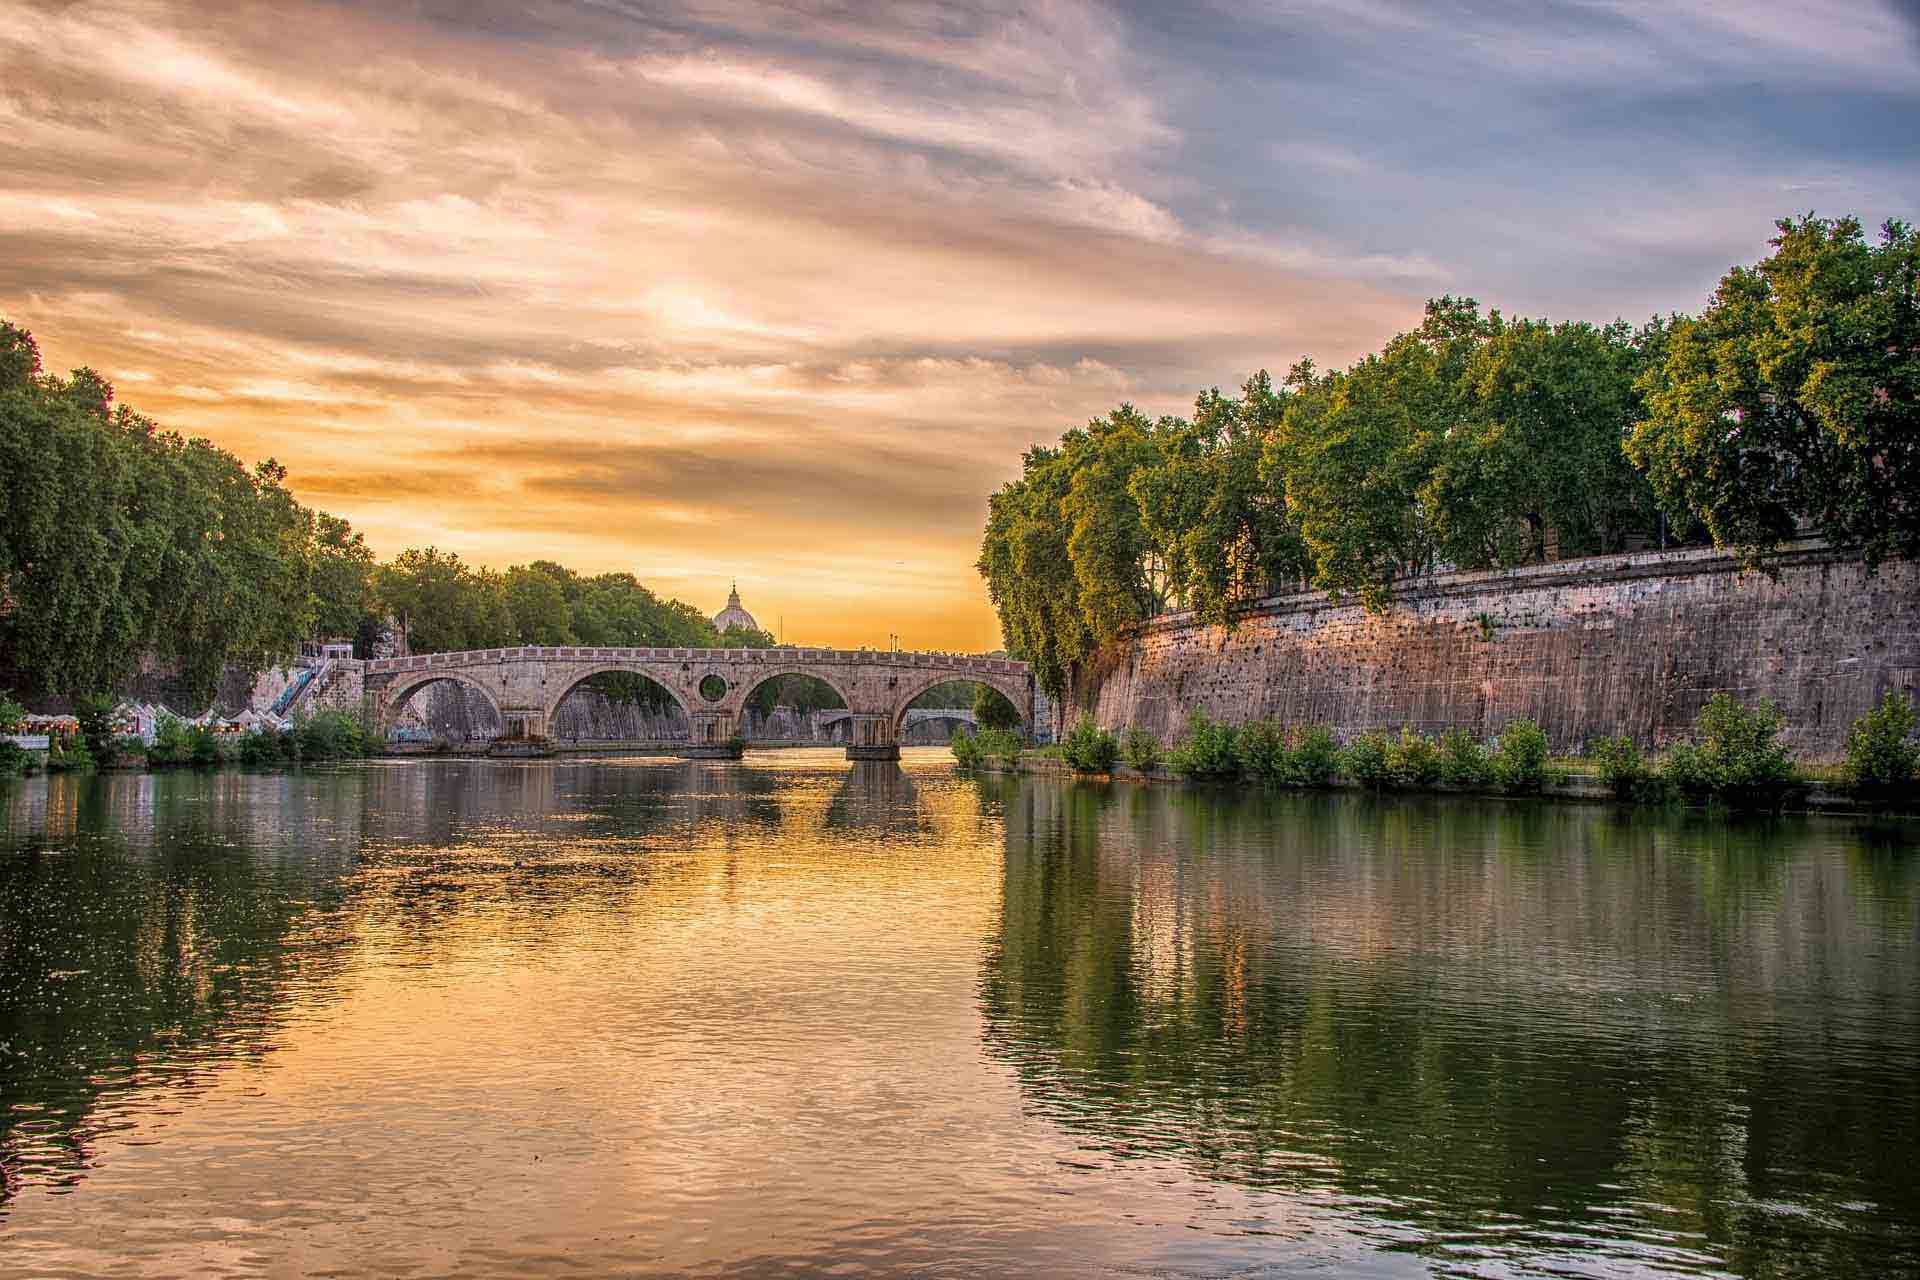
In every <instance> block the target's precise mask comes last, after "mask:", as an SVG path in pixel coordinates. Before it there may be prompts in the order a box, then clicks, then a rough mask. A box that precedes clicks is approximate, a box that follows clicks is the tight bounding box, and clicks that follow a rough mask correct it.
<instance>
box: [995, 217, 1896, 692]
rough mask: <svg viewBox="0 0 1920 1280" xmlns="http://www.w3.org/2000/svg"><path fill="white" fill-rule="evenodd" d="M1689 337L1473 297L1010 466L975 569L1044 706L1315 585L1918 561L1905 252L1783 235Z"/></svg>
mask: <svg viewBox="0 0 1920 1280" xmlns="http://www.w3.org/2000/svg"><path fill="white" fill-rule="evenodd" d="M1778 225H1779V231H1780V234H1779V235H1778V237H1776V238H1775V239H1774V240H1773V241H1772V242H1771V243H1772V247H1773V253H1772V254H1771V255H1769V256H1768V257H1767V258H1766V259H1765V260H1763V261H1762V262H1760V263H1759V264H1757V265H1755V266H1753V267H1735V268H1733V269H1732V270H1731V271H1730V272H1728V274H1727V276H1726V277H1725V279H1723V280H1722V281H1721V282H1720V287H1719V289H1718V291H1717V292H1716V293H1715V294H1714V297H1713V299H1712V301H1711V302H1710V304H1709V305H1708V307H1707V309H1706V310H1705V312H1703V313H1702V314H1701V315H1700V316H1699V317H1698V318H1692V317H1687V316H1669V317H1655V318H1654V319H1652V320H1650V321H1648V322H1647V323H1646V324H1644V325H1641V326H1640V327H1638V328H1635V327H1633V326H1631V325H1629V324H1627V323H1625V322H1624V321H1618V320H1616V321H1614V322H1613V323H1611V324H1606V325H1593V324H1588V323H1585V322H1558V323H1556V322H1553V321H1549V320H1544V319H1529V318H1519V319H1510V318H1508V317H1506V316H1504V315H1502V314H1501V313H1500V312H1499V311H1497V310H1486V311H1483V310H1482V308H1481V306H1480V304H1479V303H1478V302H1477V301H1475V300H1474V299H1472V298H1462V297H1453V296H1445V297H1440V298H1435V299H1432V300H1431V301H1429V302H1428V303H1427V306H1426V310H1425V314H1424V315H1423V316H1422V318H1421V322H1420V324H1419V326H1418V327H1416V328H1414V329H1412V330H1410V331H1408V332H1406V333H1402V334H1398V335H1396V336H1395V337H1394V338H1392V339H1391V340H1390V341H1388V342H1387V343H1386V344H1385V345H1384V346H1383V347H1382V348H1381V349H1380V350H1379V351H1377V352H1374V353H1372V354H1370V355H1367V356H1365V357H1364V358H1362V359H1361V360H1359V361H1357V362H1355V363H1354V364H1352V365H1351V366H1349V367H1347V368H1345V369H1341V370H1335V371H1331V372H1321V371H1320V370H1319V369H1317V368H1316V367H1315V365H1314V363H1313V361H1312V360H1311V359H1303V360H1301V361H1300V362H1299V363H1297V364H1295V365H1294V366H1293V367H1292V368H1291V369H1290V370H1289V371H1288V373H1287V376H1286V377H1285V379H1283V380H1282V383H1281V385H1280V386H1278V387H1276V386H1274V385H1273V383H1272V380H1271V379H1270V378H1269V376H1268V375H1267V374H1266V373H1265V372H1264V371H1262V372H1258V373H1256V374H1254V375H1253V376H1252V377H1250V378H1248V379H1247V380H1246V381H1245V382H1244V383H1243V385H1242V387H1241V389H1240V393H1239V395H1237V396H1226V395H1222V394H1221V393H1220V391H1219V390H1218V389H1213V390H1209V391H1207V392H1204V393H1203V394H1201V395H1200V396H1199V398H1198V399H1197V400H1196V401H1195V403H1194V411H1193V415H1192V417H1191V418H1179V417H1163V418H1159V419H1151V418H1149V417H1147V416H1146V415H1145V414H1143V413H1142V412H1140V411H1139V410H1138V409H1136V408H1135V407H1134V406H1133V405H1131V404H1125V405H1121V406H1120V407H1119V408H1117V409H1115V410H1114V411H1113V412H1112V413H1110V414H1109V415H1108V416H1106V417H1105V418H1100V419H1096V420H1094V421H1093V422H1091V423H1090V424H1088V425H1087V426H1086V427H1084V428H1075V429H1073V430H1070V431H1068V432H1067V433H1066V434H1065V435H1064V436H1062V437H1061V439H1060V442H1059V444H1058V445H1057V446H1036V447H1034V448H1032V449H1029V450H1028V451H1027V453H1026V455H1025V456H1024V458H1023V465H1022V469H1021V475H1020V477H1019V478H1018V479H1017V480H1014V481H1012V482H1011V483H1009V484H1007V485H1006V486H1004V487H1003V488H1002V489H1001V490H1000V491H999V492H998V493H996V494H994V495H993V496H992V498H991V499H990V500H989V503H988V514H987V522H986V528H985V530H984V532H983V534H982V538H981V548H980V557H979V561H978V564H977V568H978V569H979V571H980V573H981V575H982V576H983V577H984V578H985V579H986V582H987V591H988V595H989V597H990V598H991V599H992V601H993V603H994V606H995V608H996V610H997V611H998V612H999V615H1000V622H1001V632H1002V635H1003V636H1004V638H1005V641H1006V644H1007V648H1008V651H1009V652H1010V653H1011V654H1013V656H1015V657H1017V658H1021V659H1024V660H1026V661H1028V662H1030V663H1032V664H1033V667H1034V673H1035V675H1036V677H1037V678H1038V679H1039V681H1040V684H1041V686H1042V687H1043V688H1045V689H1046V690H1047V691H1048V693H1050V694H1052V695H1053V696H1055V697H1058V696H1061V694H1062V693H1063V692H1064V691H1065V689H1066V688H1067V686H1068V685H1069V684H1070V683H1071V681H1072V677H1073V673H1074V671H1075V669H1076V668H1078V667H1080V666H1081V665H1083V664H1085V663H1087V662H1089V661H1091V660H1093V659H1094V657H1095V655H1096V654H1097V653H1098V651H1099V650H1100V648H1101V646H1103V645H1105V644H1107V643H1108V642H1109V641H1112V640H1114V639H1115V638H1117V637H1119V636H1120V635H1122V634H1124V633H1126V632H1127V631H1128V630H1130V629H1131V628H1133V627H1135V626H1137V625H1139V624H1140V623H1141V622H1143V621H1145V620H1146V619H1148V618H1150V617H1152V616H1153V615H1154V614H1156V613H1159V612H1161V611H1163V610H1165V609H1167V608H1169V607H1173V608H1185V609H1190V610H1192V612H1193V614H1194V615H1195V616H1196V617H1198V618H1199V619H1201V620H1203V621H1208V622H1214V623H1219V624H1222V625H1226V626H1232V625H1233V623H1234V619H1235V616H1236V614H1237V613H1238V612H1239V611H1241V610H1242V609H1244V608H1245V607H1246V606H1248V605H1250V604H1251V603H1253V602H1254V601H1256V600H1258V599H1259V598H1261V597H1262V596H1264V595H1269V594H1272V593H1273V592H1275V591H1278V590H1283V589H1287V588H1289V587H1292V586H1296V585H1299V584H1309V585H1311V586H1313V587H1316V588H1319V589H1321V590H1324V591H1326V592H1327V593H1328V594H1329V595H1330V596H1332V597H1333V598H1334V599H1336V600H1338V599H1341V598H1344V597H1347V596H1352V597H1356V598H1358V599H1359V600H1360V601H1361V602H1362V603H1363V604H1364V605H1365V606H1366V607H1367V608H1369V609H1372V610H1376V611H1378V610H1384V609H1386V608H1388V607H1390V605H1391V603H1392V599H1393V593H1394V590H1395V587H1396V584H1397V583H1399V582H1401V581H1402V580H1404V579H1406V578H1408V577H1410V576H1414V575H1419V574H1426V573H1431V572H1435V571H1438V570H1441V569H1468V570H1471V569H1489V568H1505V567H1511V566H1515V565H1521V564H1527V563H1534V562H1539V561H1544V560H1550V559H1556V558H1561V557H1566V556H1580V555H1592V554H1597V553H1604V552H1609V551H1618V550H1623V549H1626V548H1628V547H1632V546H1637V545H1648V544H1650V543H1658V544H1660V545H1669V544H1671V543H1675V542H1679V543H1687V542H1694V541H1705V540H1708V539H1711V541H1712V542H1713V543H1715V544H1716V545H1720V546H1723V547H1728V548H1731V549H1734V550H1736V551H1738V552H1739V553H1741V554H1742V555H1743V556H1745V557H1746V558H1747V559H1748V560H1749V561H1751V562H1754V563H1759V562H1761V561H1762V559H1763V557H1764V556H1765V555H1766V554H1767V553H1768V552H1770V551H1772V550H1774V549H1775V548H1777V547H1778V546H1779V545H1780V543H1781V542H1782V541H1783V540H1785V539H1787V538H1789V537H1792V536H1794V535H1795V534H1796V532H1799V531H1802V530H1811V531H1813V532H1816V533H1819V534H1821V535H1823V536H1824V537H1826V538H1827V539H1828V540H1829V541H1831V542H1833V543H1834V544H1836V545H1840V546H1845V547H1853V548H1858V549H1859V550H1860V552H1861V553H1862V555H1863V557H1864V558H1865V560H1866V562H1867V563H1868V564H1869V565H1870V566H1871V565H1874V564H1877V563H1878V562H1879V561H1880V560H1881V559H1882V558H1884V557H1886V556H1889V555H1913V554H1915V553H1916V552H1917V551H1920V421H1917V420H1916V389H1917V388H1920V295H1917V293H1916V279H1917V278H1920V235H1916V233H1915V232H1914V231H1913V229H1912V228H1911V227H1909V226H1908V225H1907V224H1905V223H1899V222H1889V223H1887V224H1886V225H1885V227H1883V228H1882V230H1881V234H1880V237H1879V240H1878V242H1877V243H1869V242H1868V241H1867V239H1866V237H1865V236H1864V235H1863V234H1862V232H1861V228H1860V225H1859V223H1858V222H1857V221H1856V220H1854V219H1851V218H1841V219H1837V220H1826V219H1819V218H1814V217H1811V216H1808V217H1806V218H1802V219H1798V220H1795V219H1791V218H1790V219H1787V220H1784V221H1782V222H1781V223H1779V224H1778Z"/></svg>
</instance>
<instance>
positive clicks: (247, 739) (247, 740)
mask: <svg viewBox="0 0 1920 1280" xmlns="http://www.w3.org/2000/svg"><path fill="white" fill-rule="evenodd" d="M299 754H300V749H299V739H298V736H297V735H296V734H294V733H293V732H291V731H283V730H279V729H250V730H248V731H247V732H246V733H243V734H241V735H240V741H239V744H238V745H237V746H236V748H235V750H234V759H236V760H238V761H239V762H240V763H241V764H244V765H251V766H255V767H260V766H268V765H277V764H285V763H287V762H288V761H291V760H296V759H298V758H299Z"/></svg>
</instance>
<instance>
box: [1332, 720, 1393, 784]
mask: <svg viewBox="0 0 1920 1280" xmlns="http://www.w3.org/2000/svg"><path fill="white" fill-rule="evenodd" d="M1392 745H1393V744H1392V742H1391V741H1390V740H1389V739H1388V738H1387V735H1386V734H1384V733H1363V734H1361V735H1360V736H1359V737H1357V738H1355V739H1353V741H1351V742H1349V743H1347V745H1346V747H1345V748H1344V749H1343V750H1342V751H1341V752H1340V772H1342V773H1344V774H1346V775H1347V776H1348V777H1349V778H1352V779H1353V780H1354V781H1355V782H1357V783H1359V784H1360V785H1361V786H1363V787H1383V786H1385V785H1386V784H1387V781H1388V779H1389V777H1390V776H1391V775H1390V774H1389V773H1388V771H1387V751H1388V749H1389V748H1391V746H1392Z"/></svg>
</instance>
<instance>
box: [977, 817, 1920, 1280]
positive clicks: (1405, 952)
mask: <svg viewBox="0 0 1920 1280" xmlns="http://www.w3.org/2000/svg"><path fill="white" fill-rule="evenodd" d="M983 791H984V792H985V797H984V798H985V799H986V800H987V802H988V803H990V804H992V805H995V806H998V807H1003V808H1004V811H1005V813H1006V847H1007V856H1006V863H1005V893H1004V906H1003V920H1002V924H1001V928H1000V930H999V934H998V937H997V938H996V939H995V943H994V945H993V946H992V948H991V949H990V951H989V952H988V955H987V958H986V961H985V965H984V968H983V979H982V986H981V990H982V1003H983V1007H984V1010H985V1013H986V1017H987V1026H988V1030H987V1037H988V1040H989V1043H990V1044H991V1045H992V1046H993V1049H994V1051H995V1052H996V1053H998V1054H1000V1055H1002V1056H1003V1057H1004V1059H1005V1060H1006V1061H1008V1062H1010V1063H1012V1064H1013V1065H1014V1066H1015V1067H1016V1069H1017V1070H1018V1072H1019V1075H1020V1078H1021V1080H1022V1084H1023V1088H1024V1089H1025V1090H1026V1092H1027V1095H1028V1097H1029V1098H1030V1100H1031V1102H1032V1103H1033V1105H1034V1106H1035V1107H1036V1108H1037V1109H1038V1110H1039V1111H1040V1112H1041V1113H1042V1114H1044V1115H1046V1116H1047V1117H1048V1118H1049V1119H1051V1120H1052V1121H1054V1122H1055V1123H1057V1124H1060V1125H1062V1126H1064V1127H1066V1128H1068V1129H1069V1130H1071V1131H1073V1132H1076V1133H1080V1134H1083V1135H1085V1137H1086V1138H1087V1139H1088V1140H1090V1141H1093V1142H1096V1143H1098V1144H1099V1145H1100V1147H1102V1148H1103V1149H1105V1150H1107V1151H1109V1152H1112V1153H1115V1154H1117V1155H1120V1156H1123V1157H1127V1158H1141V1157H1146V1156H1151V1155H1173V1156H1177V1157H1178V1158H1180V1159H1181V1160H1183V1161H1185V1162H1186V1163H1188V1164H1189V1165H1190V1166H1192V1167H1193V1168H1195V1169H1196V1170H1198V1171H1199V1172H1200V1173H1202V1174H1203V1175H1204V1176H1206V1177H1208V1178H1212V1179H1223V1180H1231V1181H1233V1182H1236V1183H1240V1184H1244V1185H1249V1186H1253V1187H1260V1188H1274V1189H1279V1190H1282V1191H1285V1192H1288V1193H1293V1194H1303V1193H1304V1194H1312V1195H1314V1196H1326V1197H1330V1198H1332V1199H1334V1200H1336V1201H1337V1202H1339V1203H1342V1204H1345V1205H1347V1206H1350V1207H1351V1208H1352V1209H1353V1210H1354V1211H1355V1213H1356V1222H1357V1223H1358V1224H1360V1225H1357V1226H1356V1229H1359V1230H1363V1231H1366V1232H1368V1233H1369V1234H1371V1235H1373V1236H1374V1237H1375V1238H1377V1239H1378V1240H1379V1241H1380V1242H1381V1243H1382V1244H1383V1245H1385V1246H1386V1247H1390V1248H1394V1249H1402V1250H1410V1251H1413V1252H1416V1253H1418V1254H1420V1255H1422V1256H1425V1257H1427V1258H1428V1259H1430V1260H1431V1261H1433V1262H1434V1263H1436V1264H1446V1265H1449V1266H1461V1267H1470V1268H1471V1269H1473V1270H1474V1271H1475V1272H1476V1273H1479V1272H1481V1271H1492V1270H1498V1269H1499V1268H1500V1267H1503V1266H1507V1265H1522V1264H1524V1265H1526V1266H1529V1267H1541V1266H1549V1265H1565V1266H1568V1267H1574V1266H1576V1265H1577V1266H1580V1267H1583V1268H1586V1267H1594V1266H1598V1265H1599V1258H1600V1256H1601V1255H1607V1256H1611V1257H1612V1258H1613V1260H1614V1262H1615V1264H1616V1265H1630V1264H1637V1265H1659V1266H1664V1267H1677V1268H1682V1269H1686V1268H1693V1267H1707V1268H1718V1267H1725V1268H1729V1269H1732V1270H1734V1271H1736V1272H1739V1273H1742V1274H1798V1275H1840V1274H1845V1275H1862V1276H1866V1275H1885V1274H1889V1273H1891V1272H1898V1271H1901V1270H1903V1269H1913V1268H1920V1236H1916V1224H1920V1179H1917V1178H1916V1174H1915V1172H1914V1170H1913V1167H1912V1153H1913V1152H1914V1150H1916V1144H1920V1087H1916V1081H1920V946H1916V945H1915V943H1916V941H1920V940H1917V939H1916V937H1915V923H1914V921H1915V917H1914V903H1915V902H1916V901H1917V900H1920V860H1916V859H1915V858H1913V857H1911V856H1907V855H1906V854H1905V853H1904V852H1903V851H1902V850H1901V849H1899V848H1898V847H1897V846H1895V847H1888V846H1887V844H1885V843H1883V844H1881V845H1880V846H1879V847H1875V842H1874V841H1872V840H1861V839H1860V838H1859V837H1858V836H1857V835H1856V834H1854V833H1852V832H1850V831H1848V830H1847V829H1845V828H1840V827H1837V826H1835V825H1833V824H1825V823H1819V822H1814V821H1810V820H1789V819H1774V820H1771V821H1766V822H1758V823H1748V824H1741V823H1732V824H1730V823H1727V822H1723V821H1719V820H1707V819H1695V818H1687V819H1680V820H1678V821H1675V820H1671V819H1667V818H1648V817H1644V816H1636V815H1632V814H1624V813H1620V812H1616V811H1612V810H1604V809H1597V808H1580V807H1570V806H1553V805H1534V804H1503V803H1495V802H1487V803H1476V802H1460V801H1440V800H1433V801H1418V800H1413V801H1404V802H1396V801H1370V800H1364V799H1355V798H1350V797H1267V798H1256V799H1251V800H1242V799H1233V800H1228V799H1223V798H1221V797H1218V796H1208V795H1204V794H1187V793H1175V792H1167V791H1147V790H1141V789H1134V788H1129V789H1124V790H1118V791H1115V790H1111V789H1104V788H1098V787H1088V786H1081V787H1032V786H1019V785H1008V784H1004V783H998V782H989V783H985V784H983ZM1409 1228H1411V1229H1410V1230H1409Z"/></svg>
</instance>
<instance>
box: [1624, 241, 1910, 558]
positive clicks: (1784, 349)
mask: <svg viewBox="0 0 1920 1280" xmlns="http://www.w3.org/2000/svg"><path fill="white" fill-rule="evenodd" d="M1777 225H1778V227H1779V232H1780V234H1779V235H1778V236H1776V237H1775V238H1774V239H1773V241H1772V242H1771V244H1772V246H1773V253H1772V254H1771V255H1769V256H1768V257H1767V258H1765V259H1764V260H1762V261H1761V262H1759V263H1758V264H1756V265H1755V266H1752V267H1735V268H1734V269H1733V270H1731V271H1729V272H1728V273H1727V274H1726V276H1725V277H1723V278H1722V279H1721V281H1720V287H1719V288H1718V290H1716V291H1715V293H1714V296H1713V301H1712V302H1711V303H1710V304H1709V305H1708V307H1707V309H1706V311H1705V312H1704V313H1702V314H1701V316H1700V317H1699V318H1698V319H1695V320H1677V321H1676V322H1675V323H1674V324H1673V326H1672V328H1671V331H1670V332H1669V333H1668V334H1667V335H1666V341H1665V351H1664V357H1663V358H1662V359H1661V360H1660V361H1659V362H1658V363H1657V364H1655V365H1653V366H1651V367H1650V368H1649V369H1648V370H1647V371H1646V373H1645V375H1644V376H1643V377H1642V378H1641V380H1640V384H1639V389H1640V391H1641V393H1642V394H1643V395H1644V396H1645V398H1646V405H1647V411H1646V414H1645V416H1644V418H1643V420H1641V421H1640V422H1638V423H1637V424H1636V425H1635V427H1634V428H1633V431H1632V433H1631V435H1630V437H1629V438H1628V440H1627V442H1626V451H1627V454H1628V456H1629V457H1630V458H1631V459H1632V460H1633V461H1634V462H1635V463H1636V464H1637V465H1638V466H1639V467H1641V468H1642V469H1643V470H1644V471H1645V473H1646V474H1647V476H1648V477H1649V479H1650V480H1651V482H1652V485H1653V488H1654V491H1655V492H1656V493H1657V494H1658V495H1659V499H1660V501H1661V503H1662V505H1663V506H1664V507H1665V508H1666V509H1667V510H1668V511H1669V512H1670V513H1671V514H1672V515H1674V516H1675V517H1677V518H1680V519H1683V520H1691V519H1696V518H1697V519H1698V520H1699V521H1701V522H1702V523H1704V525H1705V526H1706V528H1707V529H1708V531H1709V532H1710V533H1711V534H1712V536H1713V540H1714V542H1715V543H1717V544H1719V545H1721V546H1726V547H1732V548H1735V549H1737V550H1739V551H1741V552H1742V553H1743V554H1745V555H1746V556H1747V557H1748V558H1749V560H1752V561H1758V560H1759V559H1760V558H1762V557H1763V556H1764V555H1765V554H1766V553H1767V552H1769V551H1771V550H1773V549H1774V548H1775V547H1777V546H1778V545H1779V544H1780V542H1782V541H1783V540H1785V539H1787V538H1789V537H1791V536H1792V535H1793V533H1794V531H1795V528H1796V525H1797V524H1798V522H1799V521H1800V520H1801V519H1802V518H1804V519H1806V520H1808V521H1810V522H1811V523H1812V525H1813V527H1814V528H1815V529H1816V530H1817V531H1818V532H1819V533H1820V534H1822V535H1823V536H1825V537H1826V538H1828V539H1829V540H1831V541H1833V542H1835V543H1838V544H1841V545H1848V546H1857V547H1859V548H1860V549H1861V551H1862V553H1863V554H1864V556H1865V558H1866V560H1867V563H1868V564H1870V565H1872V564H1877V563H1878V562H1879V561H1880V560H1881V559H1882V558H1884V557H1886V556H1888V555H1896V554H1905V555H1913V554H1915V553H1916V552H1920V502H1915V501H1914V500H1913V495H1914V494H1916V493H1920V300H1916V293H1915V290H1916V279H1920V234H1916V233H1915V231H1914V229H1913V228H1912V227H1909V226H1907V225H1905V224H1903V223H1899V222H1888V223H1887V224H1885V226H1884V227H1882V229H1881V233H1880V239H1879V243H1877V244H1869V243H1868V241H1867V239H1866V237H1865V236H1864V235H1863V233H1862V229H1861V226H1860V223H1859V221H1858V220H1857V219H1854V218H1840V219H1837V220H1830V219H1825V218H1814V217H1806V218H1801V219H1797V220H1796V219H1793V218H1787V219H1784V220H1782V221H1781V222H1780V223H1778V224H1777Z"/></svg>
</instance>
